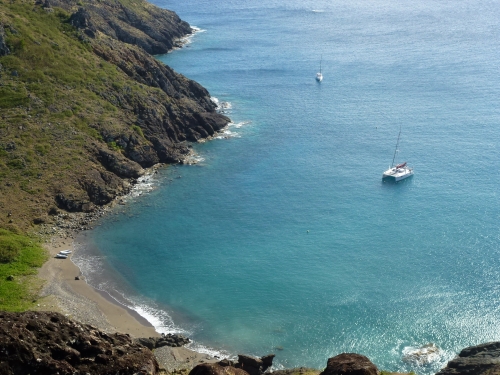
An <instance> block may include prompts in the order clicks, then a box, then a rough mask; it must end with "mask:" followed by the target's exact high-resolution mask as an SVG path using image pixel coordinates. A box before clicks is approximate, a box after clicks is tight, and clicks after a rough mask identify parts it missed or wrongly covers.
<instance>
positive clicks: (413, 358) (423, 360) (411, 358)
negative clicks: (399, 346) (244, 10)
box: [403, 343, 442, 366]
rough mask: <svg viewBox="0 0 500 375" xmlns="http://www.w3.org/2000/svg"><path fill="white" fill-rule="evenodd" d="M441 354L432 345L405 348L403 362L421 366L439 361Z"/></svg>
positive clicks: (439, 350)
mask: <svg viewBox="0 0 500 375" xmlns="http://www.w3.org/2000/svg"><path fill="white" fill-rule="evenodd" d="M441 354H442V351H441V349H439V348H438V347H437V346H436V345H435V344H433V343H429V344H425V345H423V346H421V347H419V348H413V347H407V348H405V349H404V350H403V361H404V362H408V363H413V364H416V365H419V366H423V365H428V364H430V363H432V362H435V361H437V360H439V359H440V358H441Z"/></svg>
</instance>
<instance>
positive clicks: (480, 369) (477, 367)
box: [436, 342, 500, 375]
mask: <svg viewBox="0 0 500 375" xmlns="http://www.w3.org/2000/svg"><path fill="white" fill-rule="evenodd" d="M452 374H453V375H456V374H463V375H466V374H467V375H468V374H474V375H481V374H485V375H486V374H490V375H493V374H500V342H490V343H486V344H481V345H477V346H471V347H468V348H465V349H463V350H462V351H461V352H460V354H459V355H458V357H456V358H455V359H453V360H451V361H450V362H448V365H447V366H446V367H445V368H444V369H442V370H441V371H439V372H438V373H437V374H436V375H452Z"/></svg>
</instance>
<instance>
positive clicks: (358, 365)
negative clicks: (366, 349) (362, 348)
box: [320, 353, 378, 375]
mask: <svg viewBox="0 0 500 375" xmlns="http://www.w3.org/2000/svg"><path fill="white" fill-rule="evenodd" d="M377 373H378V370H377V367H376V366H375V365H374V364H373V363H372V362H371V361H370V360H369V359H368V357H365V356H364V355H361V354H355V353H342V354H339V355H337V356H335V357H333V358H329V359H328V364H327V366H326V368H325V370H324V371H323V372H322V373H321V374H320V375H344V374H346V375H347V374H348V375H377Z"/></svg>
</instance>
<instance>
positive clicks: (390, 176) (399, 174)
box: [382, 167, 413, 182]
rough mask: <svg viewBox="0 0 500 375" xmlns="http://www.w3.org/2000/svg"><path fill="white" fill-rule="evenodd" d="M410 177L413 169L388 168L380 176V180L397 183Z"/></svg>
mask: <svg viewBox="0 0 500 375" xmlns="http://www.w3.org/2000/svg"><path fill="white" fill-rule="evenodd" d="M411 176H413V168H408V167H404V168H390V169H388V170H386V171H385V172H384V173H383V174H382V179H387V180H392V181H395V182H398V181H401V180H404V179H405V178H408V177H411Z"/></svg>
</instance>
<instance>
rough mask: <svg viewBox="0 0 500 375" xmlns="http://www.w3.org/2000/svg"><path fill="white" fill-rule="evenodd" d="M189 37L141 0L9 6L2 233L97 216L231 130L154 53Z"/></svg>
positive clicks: (0, 87)
mask: <svg viewBox="0 0 500 375" xmlns="http://www.w3.org/2000/svg"><path fill="white" fill-rule="evenodd" d="M191 31H192V30H191V28H190V26H189V25H188V24H187V23H186V22H184V21H182V20H180V19H179V17H178V16H177V15H176V14H175V13H174V12H171V11H168V10H164V9H159V8H157V7H155V6H153V5H151V4H149V3H147V2H145V1H141V0H100V1H91V0H78V1H73V0H44V1H40V0H37V1H32V2H30V1H27V2H23V3H16V2H9V3H8V4H3V5H2V8H0V117H1V122H0V225H4V226H5V225H15V226H19V227H20V228H21V229H27V228H28V227H29V226H31V225H33V223H34V222H35V223H50V222H52V221H53V219H52V217H53V216H51V215H53V214H57V213H58V210H65V211H93V210H94V209H95V208H96V207H97V206H100V205H104V204H107V203H109V202H110V201H111V200H112V199H114V198H115V197H116V196H118V195H121V194H124V193H126V192H127V191H128V190H129V188H130V186H131V183H133V182H134V180H135V179H136V178H138V177H139V176H141V175H142V174H143V173H144V170H143V168H146V167H151V166H153V165H155V164H157V163H177V162H179V161H181V160H183V158H184V157H185V155H186V154H187V153H188V152H189V147H190V146H189V142H195V141H197V140H200V139H202V138H206V137H208V136H211V135H213V134H214V133H215V132H217V131H218V130H220V129H221V128H223V127H224V126H225V125H227V123H228V122H229V119H228V118H227V117H225V116H223V115H221V114H219V113H217V111H216V106H215V104H214V103H213V102H212V101H211V100H210V95H209V93H208V91H207V90H206V89H205V88H203V87H202V86H201V85H200V84H198V83H196V82H194V81H192V80H190V79H188V78H186V77H184V76H182V75H181V74H178V73H176V72H174V71H173V70H172V69H171V68H169V67H168V66H166V65H164V64H163V63H161V62H159V61H158V60H156V59H155V58H154V57H153V56H152V54H159V53H166V52H167V51H169V50H170V49H172V48H173V47H174V46H178V45H179V44H180V42H179V38H181V37H183V36H185V35H187V34H189V33H191Z"/></svg>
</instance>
